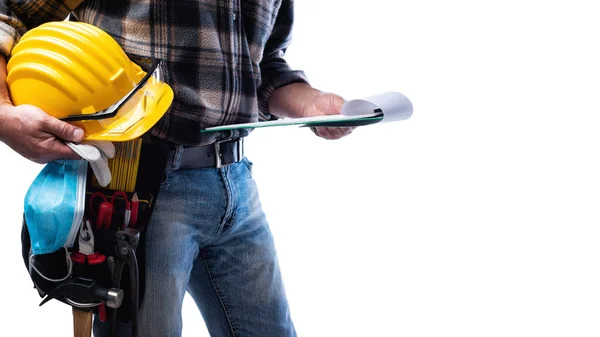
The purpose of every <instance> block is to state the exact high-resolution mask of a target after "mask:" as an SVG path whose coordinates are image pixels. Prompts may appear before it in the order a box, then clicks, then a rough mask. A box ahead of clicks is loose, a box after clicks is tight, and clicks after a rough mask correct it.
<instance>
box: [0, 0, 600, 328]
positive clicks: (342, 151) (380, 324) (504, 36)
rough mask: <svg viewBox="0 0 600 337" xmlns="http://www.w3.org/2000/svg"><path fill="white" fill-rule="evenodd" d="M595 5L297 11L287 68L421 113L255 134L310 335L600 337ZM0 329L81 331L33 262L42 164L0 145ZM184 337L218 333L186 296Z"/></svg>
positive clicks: (307, 6) (330, 2)
mask: <svg viewBox="0 0 600 337" xmlns="http://www.w3.org/2000/svg"><path fill="white" fill-rule="evenodd" d="M592 5H593V2H592V1H577V0H574V1H569V2H568V5H567V2H559V1H532V0H520V1H515V0H505V1H501V2H500V1H496V2H492V1H467V0H458V1H431V0H420V1H384V0H371V1H368V2H364V1H361V2H349V1H342V0H336V1H334V0H303V1H297V3H296V7H297V13H296V26H295V30H294V42H293V44H292V46H291V47H290V49H289V51H288V60H289V62H290V64H291V65H292V66H293V67H295V68H299V69H303V70H305V71H306V73H307V74H308V76H309V77H310V78H311V80H312V84H313V85H314V86H316V87H318V88H321V89H322V90H327V91H334V92H337V93H339V94H341V95H343V96H344V97H346V98H347V99H352V98H361V97H365V96H368V95H371V94H377V93H381V92H385V91H390V90H391V91H399V92H402V93H404V94H405V95H407V96H408V97H409V98H410V99H411V100H412V101H413V104H414V107H415V112H414V114H413V117H412V118H411V119H410V120H408V121H402V122H397V123H390V124H378V125H373V126H368V127H364V128H360V129H358V130H356V131H355V132H354V133H353V134H352V135H351V136H350V137H348V138H345V139H342V140H339V141H325V140H322V139H319V138H317V137H315V136H314V135H313V134H312V133H311V132H310V131H309V130H307V129H301V128H297V127H284V128H267V129H258V130H256V131H255V132H254V133H253V134H252V136H251V137H250V139H248V141H247V145H248V147H247V154H248V157H249V158H250V159H251V160H252V161H254V163H255V166H254V172H255V178H256V180H257V181H258V183H259V186H260V189H261V193H262V202H263V205H264V208H265V210H266V212H267V215H268V218H269V220H270V223H271V226H272V230H273V232H274V235H275V238H276V243H277V247H278V251H279V256H280V261H281V266H282V269H283V273H284V278H285V281H286V288H287V292H288V296H289V300H290V303H291V307H292V315H293V318H294V321H295V324H296V327H297V330H298V333H299V335H300V336H304V337H307V336H311V337H321V336H323V337H325V336H327V337H329V336H410V337H421V336H428V337H429V336H435V337H439V336H461V337H467V336H473V337H480V336H486V337H487V336H511V337H514V336H527V337H530V336H544V337H548V336H578V337H586V336H600V318H599V317H600V271H599V270H600V269H599V267H600V266H599V263H600V255H599V254H600V229H599V226H598V225H599V224H600V222H599V218H600V216H599V209H600V208H599V207H598V205H599V204H600V178H599V177H600V164H599V163H598V160H597V157H598V152H599V151H598V149H599V148H600V132H598V127H599V126H600V123H599V121H600V120H599V117H598V114H599V113H600V109H599V107H600V100H599V99H598V98H599V92H600V51H599V49H598V46H599V43H598V41H599V39H600V35H599V32H600V23H599V21H598V18H597V11H595V10H594V8H595V7H592ZM0 158H1V159H0V160H1V162H2V165H1V166H0V174H1V176H2V182H3V187H2V191H3V193H1V194H0V205H1V206H0V207H1V210H2V225H3V226H2V228H3V232H2V236H1V242H0V243H1V244H0V261H1V262H2V266H3V267H4V268H3V278H2V285H3V290H4V291H3V296H4V298H3V299H2V305H0V321H1V323H2V324H1V325H2V330H3V331H4V332H3V333H2V335H8V332H9V331H11V333H10V335H27V336H34V335H37V336H46V337H50V336H69V335H71V333H72V332H71V331H72V330H71V324H72V321H71V313H70V310H69V309H68V308H67V307H66V306H65V305H63V304H61V303H58V302H56V303H50V304H48V305H45V306H43V307H41V308H40V307H37V304H38V303H39V301H40V299H39V297H38V295H37V294H36V292H35V291H34V290H33V289H32V287H31V283H30V281H29V278H28V276H27V273H26V271H25V269H24V265H23V262H22V260H21V257H20V238H19V233H20V225H21V220H20V217H21V212H22V202H23V197H24V194H25V192H26V190H27V188H28V186H29V184H30V182H31V180H32V179H33V178H34V177H35V175H36V174H37V172H38V171H39V169H40V166H37V165H34V164H30V163H28V162H27V161H26V160H24V159H22V158H20V157H19V156H17V155H15V154H14V153H12V152H11V151H10V150H9V149H7V148H6V147H4V146H3V147H0ZM184 325H185V327H184V336H208V334H207V333H206V330H205V328H204V325H203V322H202V320H201V317H200V315H199V314H198V313H197V312H196V310H195V307H194V305H193V302H192V301H191V300H190V299H189V298H186V302H185V308H184Z"/></svg>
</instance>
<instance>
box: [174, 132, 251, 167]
mask: <svg viewBox="0 0 600 337" xmlns="http://www.w3.org/2000/svg"><path fill="white" fill-rule="evenodd" d="M180 150H181V151H182V153H180V154H179V155H181V159H180V160H179V169H196V168H204V167H216V168H221V167H223V166H227V165H230V164H233V163H237V162H239V161H241V160H242V158H243V157H244V139H243V138H237V139H233V140H224V141H218V142H215V143H213V144H211V145H204V146H193V147H184V148H183V149H180ZM176 155H178V154H177V150H171V151H169V154H168V157H167V168H171V167H173V162H174V161H175V160H176V158H175V156H176Z"/></svg>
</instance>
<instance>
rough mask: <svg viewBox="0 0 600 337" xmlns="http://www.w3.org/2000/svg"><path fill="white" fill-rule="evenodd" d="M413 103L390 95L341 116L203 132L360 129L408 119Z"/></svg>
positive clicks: (360, 102)
mask: <svg viewBox="0 0 600 337" xmlns="http://www.w3.org/2000/svg"><path fill="white" fill-rule="evenodd" d="M412 113H413V105H412V103H411V101H410V100H409V99H408V98H407V97H406V96H404V95H403V94H401V93H399V92H386V93H383V94H379V95H375V96H370V97H367V98H364V99H355V100H351V101H347V102H346V103H344V105H343V106H342V111H341V113H340V114H339V115H327V116H314V117H301V118H283V119H278V120H273V121H265V122H254V123H240V124H230V125H220V126H214V127H209V128H206V129H204V130H202V131H201V132H217V131H228V130H236V129H255V128H265V127H275V126H291V125H296V126H300V127H316V126H325V127H357V126H366V125H372V124H376V123H384V122H395V121H401V120H406V119H408V118H410V117H411V116H412Z"/></svg>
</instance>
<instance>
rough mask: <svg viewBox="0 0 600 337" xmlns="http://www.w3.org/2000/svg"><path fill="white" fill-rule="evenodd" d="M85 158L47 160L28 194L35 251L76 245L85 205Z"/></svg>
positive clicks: (27, 209)
mask: <svg viewBox="0 0 600 337" xmlns="http://www.w3.org/2000/svg"><path fill="white" fill-rule="evenodd" d="M87 165H88V163H87V162H86V161H85V160H57V161H53V162H51V163H48V164H46V166H45V167H44V168H43V169H42V171H41V172H40V173H39V174H38V176H37V177H36V178H35V179H34V181H33V183H32V184H31V186H30V187H29V190H28V191H27V194H26V195H25V221H26V223H27V229H28V230H29V237H30V240H31V249H32V252H33V255H38V254H48V253H53V252H55V251H57V250H59V249H62V248H63V247H68V248H70V247H73V244H74V243H75V238H76V237H77V233H78V230H79V227H80V225H81V221H82V220H83V212H84V207H85V189H86V180H87Z"/></svg>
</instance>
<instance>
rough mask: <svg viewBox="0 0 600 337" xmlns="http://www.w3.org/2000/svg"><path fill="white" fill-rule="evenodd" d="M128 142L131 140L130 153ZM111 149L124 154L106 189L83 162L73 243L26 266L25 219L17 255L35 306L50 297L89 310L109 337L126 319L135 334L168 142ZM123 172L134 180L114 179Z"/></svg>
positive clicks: (115, 163)
mask: <svg viewBox="0 0 600 337" xmlns="http://www.w3.org/2000/svg"><path fill="white" fill-rule="evenodd" d="M133 142H137V143H136V145H137V150H136V151H134V150H133V149H134V148H136V146H133ZM115 147H116V148H117V154H119V150H121V151H122V152H123V153H121V155H117V156H115V158H113V162H111V163H110V166H111V172H112V173H113V178H112V180H111V183H110V184H109V185H108V186H106V187H100V186H99V185H98V184H97V183H95V181H94V179H95V177H94V174H92V172H91V168H90V167H89V165H88V175H87V177H88V181H87V184H86V201H85V202H86V203H85V205H86V207H85V214H84V217H83V221H84V223H83V224H82V227H81V230H80V233H79V240H76V243H75V246H74V247H72V248H68V249H60V250H58V251H55V252H53V253H49V254H42V255H35V259H34V260H33V261H34V262H32V263H30V262H31V261H32V260H31V257H32V253H31V249H30V248H31V241H30V236H29V233H28V229H27V225H26V222H25V217H24V218H23V227H22V233H21V240H22V255H23V260H24V262H25V266H26V267H27V270H28V271H29V274H30V276H31V279H32V281H33V283H34V286H35V288H36V289H37V291H38V293H39V295H40V296H41V297H42V298H43V301H42V303H41V304H40V305H42V304H44V303H46V302H47V301H49V300H52V299H56V300H58V301H61V302H63V303H66V304H68V305H70V306H72V307H74V308H77V309H79V310H83V311H93V312H94V313H96V314H97V315H98V316H97V317H98V318H99V319H100V320H102V321H108V322H109V323H110V324H111V335H112V336H114V335H115V334H116V322H117V321H120V322H129V321H131V322H132V324H133V327H134V336H135V335H136V330H137V310H138V308H139V305H140V303H141V302H142V301H143V298H144V284H145V280H144V275H145V252H146V248H145V238H146V230H147V227H148V224H149V221H150V218H151V215H152V211H153V208H154V204H155V202H156V198H157V196H158V191H159V188H160V184H161V182H162V181H163V179H164V173H165V167H166V165H167V164H166V163H167V157H168V156H169V153H170V151H171V149H170V147H169V146H168V145H167V144H166V143H163V142H153V141H149V140H148V141H144V140H142V139H138V140H135V141H132V143H130V144H126V143H116V144H115ZM117 158H121V162H119V160H118V159H117ZM123 158H125V159H129V160H131V159H132V158H133V160H134V161H135V165H131V163H130V165H125V164H124V163H125V161H126V160H124V159H123ZM125 167H129V169H130V170H132V167H133V170H134V171H135V172H134V173H131V172H129V173H127V174H126V175H129V176H130V177H133V178H132V179H133V180H131V179H129V180H130V181H126V180H123V176H124V175H122V174H119V172H120V171H122V170H124V168H125ZM86 221H87V225H88V226H87V227H86ZM126 223H127V226H126ZM88 230H89V232H88ZM89 237H93V240H92V241H91V247H87V246H86V245H89V241H85V239H86V238H89ZM82 252H84V253H82Z"/></svg>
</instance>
